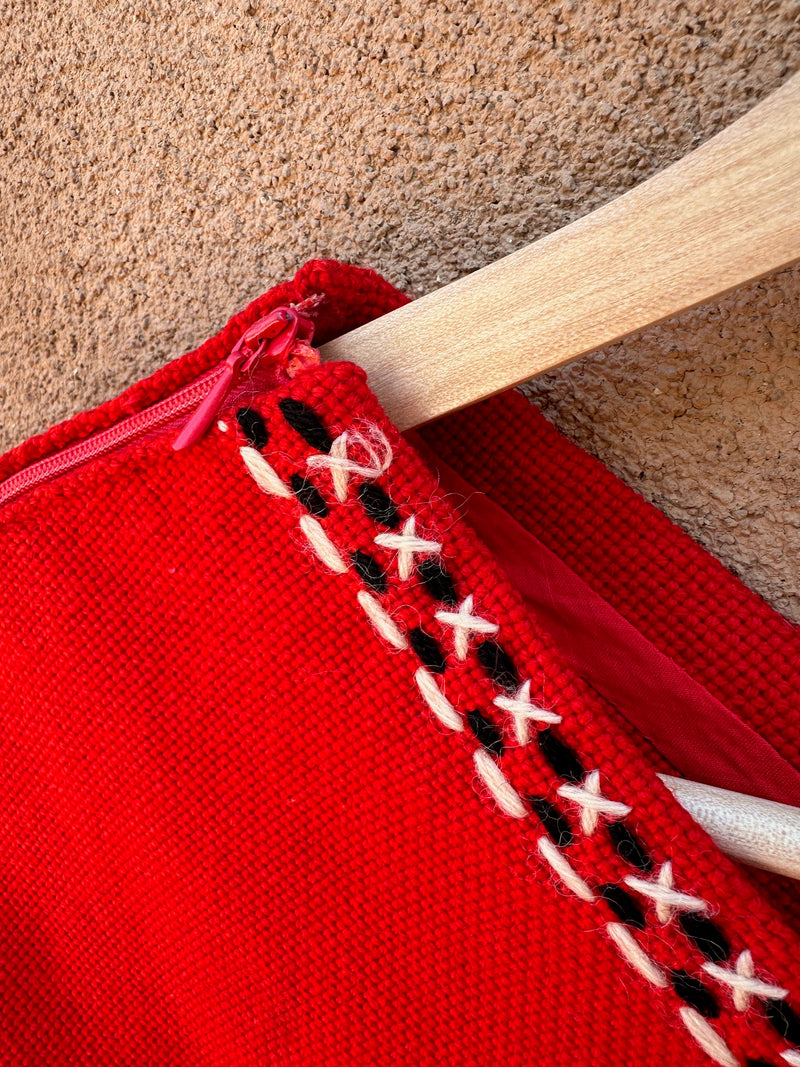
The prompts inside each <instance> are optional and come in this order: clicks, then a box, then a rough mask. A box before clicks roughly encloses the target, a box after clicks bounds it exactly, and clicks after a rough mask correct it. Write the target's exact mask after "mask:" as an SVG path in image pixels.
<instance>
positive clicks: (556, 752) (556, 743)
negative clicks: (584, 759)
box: [536, 729, 586, 784]
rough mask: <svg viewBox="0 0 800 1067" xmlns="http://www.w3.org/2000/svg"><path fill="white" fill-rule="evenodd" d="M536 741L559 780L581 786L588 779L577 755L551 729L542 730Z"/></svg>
mask: <svg viewBox="0 0 800 1067" xmlns="http://www.w3.org/2000/svg"><path fill="white" fill-rule="evenodd" d="M536 740H537V742H538V744H539V748H540V749H541V752H542V755H543V756H544V758H545V759H546V760H547V762H548V763H549V764H550V766H551V767H552V769H553V770H554V771H555V772H556V774H557V775H558V777H559V778H565V779H566V780H567V781H568V782H574V783H576V784H580V783H581V782H582V781H583V780H584V778H585V777H586V771H585V769H584V766H583V764H582V763H581V761H580V760H579V759H578V756H577V754H576V753H575V752H574V751H573V749H571V748H570V747H569V745H567V744H565V742H564V741H562V740H561V738H560V737H558V736H557V735H556V734H554V733H553V731H552V730H550V729H545V730H540V731H539V732H538V734H537V735H536Z"/></svg>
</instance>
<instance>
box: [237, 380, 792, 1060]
mask: <svg viewBox="0 0 800 1067" xmlns="http://www.w3.org/2000/svg"><path fill="white" fill-rule="evenodd" d="M278 407H279V408H280V410H281V412H282V414H283V416H284V418H285V419H286V421H287V423H289V425H290V426H291V427H292V428H293V429H295V430H296V431H297V432H298V433H299V434H300V435H301V436H302V437H303V438H304V439H305V440H306V441H307V443H308V444H309V445H311V447H312V448H315V449H317V451H320V452H325V453H328V452H330V450H331V447H332V444H333V442H332V440H331V438H330V436H329V434H328V432H327V431H326V430H325V428H324V426H323V425H322V423H321V421H320V420H319V418H318V416H317V415H316V414H315V413H314V412H313V411H312V409H311V408H309V407H308V406H307V405H306V404H303V403H302V402H301V401H296V400H292V399H291V398H285V399H284V400H281V401H279V402H278ZM236 418H237V421H238V422H239V425H240V426H241V428H242V432H243V433H244V434H245V436H246V437H247V439H248V441H249V442H250V443H251V444H252V445H253V446H254V447H256V448H259V449H260V448H263V447H264V445H266V443H267V441H268V439H269V435H268V431H267V429H266V425H265V423H264V421H263V419H262V418H261V416H259V415H258V413H257V412H255V411H253V410H252V409H249V408H240V409H239V411H238V412H237V413H236ZM290 481H291V484H292V489H293V491H294V493H295V495H296V496H297V497H298V499H300V501H301V503H303V505H304V506H305V507H306V508H307V509H308V510H309V511H310V512H311V513H312V514H316V515H318V516H319V517H325V516H326V515H327V514H328V507H327V505H326V504H325V501H324V500H323V498H322V496H321V494H320V492H319V490H318V489H317V488H316V486H314V485H313V484H312V483H311V482H310V481H308V479H306V478H303V477H302V476H300V475H299V474H294V475H292V476H291V479H290ZM358 496H359V499H360V501H361V503H362V505H363V507H364V510H365V511H366V513H367V515H368V516H369V517H370V518H372V519H374V520H375V521H376V522H379V523H380V524H381V525H383V526H386V527H388V528H389V529H393V528H395V527H396V526H397V525H398V524H399V522H400V514H399V512H398V510H397V508H396V506H395V505H394V503H393V501H392V500H391V498H390V497H389V496H388V494H387V493H386V492H385V491H384V490H383V489H381V488H380V486H378V485H376V484H375V483H374V482H363V483H362V484H361V485H360V486H359V488H358ZM356 555H359V556H360V557H363V558H360V559H359V563H356V559H355V557H356ZM351 558H352V559H353V564H354V566H355V568H356V570H357V571H358V572H359V574H360V575H361V577H362V578H363V579H364V581H365V582H366V583H367V584H372V583H371V580H370V577H367V576H366V574H365V573H362V569H363V570H364V571H368V573H369V574H370V576H371V577H372V579H373V580H375V581H378V580H379V579H378V578H377V571H372V569H371V567H369V568H368V566H367V564H366V562H365V560H367V559H368V560H370V563H371V564H374V566H375V568H377V569H378V570H379V569H380V568H378V565H377V563H376V562H375V561H374V560H372V558H371V557H369V556H367V554H366V553H358V552H356V553H353V555H352V556H351ZM437 563H438V560H436V559H435V557H432V558H430V559H429V560H425V561H422V563H420V564H419V565H418V573H419V575H420V578H421V580H422V581H423V583H424V584H425V585H426V587H428V589H429V591H430V592H431V595H432V596H433V597H434V598H435V599H437V600H439V601H441V602H442V603H444V604H447V605H448V606H456V605H457V603H458V598H457V595H456V593H455V588H454V585H453V582H452V579H451V577H450V575H449V574H448V573H447V572H446V571H445V570H444V568H443V567H441V565H439V568H440V569H439V572H438V573H437V572H435V571H434V570H433V566H434V565H435V564H437ZM426 565H427V568H426ZM381 575H382V576H383V579H384V583H385V575H384V574H383V572H382V571H381ZM372 588H377V587H376V586H375V585H372ZM384 589H385V585H384ZM409 639H410V641H411V645H412V647H413V648H414V651H415V652H416V653H417V655H418V656H419V658H420V659H421V660H422V662H423V663H424V664H425V666H426V667H428V669H429V670H431V671H432V672H433V673H436V674H440V673H442V672H443V671H444V670H445V669H446V664H445V660H444V657H443V655H442V651H441V648H440V647H439V645H438V643H437V641H436V640H435V639H434V638H433V637H431V636H430V634H427V633H425V631H424V630H422V629H421V628H420V627H415V628H413V629H412V630H410V631H409ZM477 653H478V658H479V660H480V662H481V664H482V665H483V667H484V668H485V670H486V671H487V673H488V674H489V676H490V677H491V679H492V681H494V682H495V683H496V684H497V685H498V686H500V687H501V688H502V689H505V690H506V691H507V692H514V691H515V690H516V689H517V687H518V685H519V681H518V675H517V671H516V667H515V666H514V663H513V660H512V659H511V657H510V656H509V655H508V653H507V652H505V650H504V649H503V648H502V647H501V646H500V645H499V644H498V643H497V642H496V641H491V640H489V641H484V642H482V643H481V644H479V645H478V646H477ZM478 716H480V725H478V718H477V717H478ZM468 719H469V721H470V726H471V727H472V729H473V732H474V733H475V734H476V737H478V740H479V741H481V743H482V744H483V745H484V747H486V748H488V749H489V751H494V750H493V749H492V748H491V747H490V745H489V744H486V743H485V742H484V741H482V740H481V738H480V737H479V736H478V731H479V730H483V731H484V732H485V733H486V736H487V739H488V732H486V726H487V725H488V726H489V727H491V728H492V730H493V731H495V732H496V733H497V735H498V737H499V738H500V744H501V745H502V736H501V735H499V732H498V731H497V729H496V727H494V725H493V724H492V723H491V722H490V721H489V720H488V719H486V718H485V717H484V716H483V715H482V714H481V713H480V712H479V711H475V712H471V713H468ZM537 739H538V742H539V747H540V749H541V751H542V754H543V755H544V757H545V759H546V760H547V761H548V763H549V764H550V766H551V767H552V768H553V770H554V771H555V772H556V774H558V775H559V777H562V778H565V779H567V780H568V781H571V782H575V783H579V782H582V781H583V779H584V778H585V777H586V772H585V770H584V768H583V765H582V764H581V761H580V759H579V758H578V756H577V754H576V753H575V752H574V751H573V750H572V749H571V748H570V747H569V746H568V745H566V744H565V742H563V741H562V740H561V739H560V738H558V737H557V736H556V735H555V734H554V733H553V731H552V730H550V729H544V730H541V731H539V733H538V734H537ZM492 743H496V742H495V741H494V739H493V740H492ZM501 752H502V749H501ZM497 754H499V753H497ZM527 799H528V800H529V802H530V804H531V807H532V809H533V810H534V811H535V812H536V814H537V815H538V816H539V818H540V820H541V822H542V825H543V826H544V828H545V830H546V831H547V833H548V835H549V836H550V838H551V840H553V841H554V842H555V844H556V845H557V846H558V847H560V848H563V847H568V846H569V845H570V844H571V843H572V842H573V840H574V837H573V834H572V831H571V830H570V828H569V824H568V822H567V820H566V817H565V816H564V815H563V813H562V812H560V811H559V810H558V808H556V807H555V805H553V804H551V803H550V802H549V801H548V800H546V799H545V798H544V797H535V796H529V797H528V798H527ZM608 831H609V835H610V837H611V840H612V843H613V844H614V847H615V849H616V850H617V852H618V853H619V855H620V856H621V857H622V858H623V859H624V860H625V861H626V862H627V863H630V864H631V865H632V866H634V867H637V868H638V869H639V870H642V871H645V872H647V871H651V870H652V869H653V866H654V865H653V860H652V858H651V856H650V854H649V852H648V850H647V848H646V847H645V845H644V844H643V843H642V841H641V840H640V839H639V838H638V836H637V835H636V834H634V833H633V831H631V830H630V829H629V828H628V827H627V826H626V825H625V824H624V823H623V822H615V823H610V824H608ZM599 892H600V894H601V896H603V898H604V899H605V900H606V901H607V903H608V904H609V906H610V907H611V908H612V910H613V911H614V912H615V914H617V915H618V916H619V917H620V918H621V919H622V921H623V922H627V924H628V925H631V926H638V922H639V919H638V916H635V912H638V913H639V915H641V914H642V913H641V911H640V909H639V908H638V905H636V903H635V902H634V901H633V899H632V898H631V897H630V896H629V895H628V894H627V892H626V891H625V890H624V889H622V887H621V886H618V885H615V884H613V883H608V884H607V885H603V886H600V887H599ZM634 909H635V910H634ZM679 922H680V925H681V927H682V929H683V931H684V933H685V934H686V936H687V937H688V938H689V939H690V940H691V941H693V942H694V943H695V945H696V946H697V947H698V948H699V949H700V951H701V952H703V954H704V955H706V957H707V958H708V959H710V960H713V961H714V962H722V961H723V960H725V959H728V958H729V956H730V946H729V943H728V940H727V938H726V937H725V935H724V934H723V933H722V931H721V930H720V929H719V928H718V927H717V926H716V924H714V923H712V922H711V920H709V919H706V918H705V917H704V916H697V915H696V914H695V913H689V912H687V913H683V914H682V915H681V916H679ZM642 923H643V925H642V926H640V927H638V928H640V929H646V922H645V920H644V917H643V916H642ZM670 978H671V981H672V985H673V988H674V989H675V992H676V993H677V995H678V996H679V997H680V998H681V999H682V1000H684V1001H686V1003H687V1004H690V1005H691V1006H692V1007H693V1008H695V1009H696V1010H697V1011H698V1012H700V1014H701V1015H703V1016H705V1017H706V1018H716V1017H717V1016H718V1015H719V1013H720V1009H719V1004H718V1003H717V1001H716V999H715V997H714V996H713V994H712V993H711V991H710V990H709V989H708V988H707V987H706V986H705V985H704V984H703V982H701V981H700V980H699V979H698V978H695V977H693V976H692V975H690V974H688V972H686V971H684V970H681V969H678V970H673V971H671V972H670ZM763 1003H764V1009H765V1013H766V1016H767V1019H768V1020H769V1022H770V1023H771V1025H772V1026H773V1028H774V1029H775V1030H776V1031H777V1032H778V1034H779V1035H780V1036H781V1037H782V1038H784V1039H786V1040H788V1041H789V1042H790V1043H792V1044H794V1045H800V1017H798V1015H797V1014H796V1013H795V1012H794V1010H793V1009H792V1008H791V1006H790V1005H789V1004H787V1003H786V1001H784V1000H777V999H775V1000H772V999H771V1000H765V1001H764V1002H763ZM746 1063H747V1067H771V1065H770V1064H769V1063H767V1061H765V1060H761V1059H747V1061H746Z"/></svg>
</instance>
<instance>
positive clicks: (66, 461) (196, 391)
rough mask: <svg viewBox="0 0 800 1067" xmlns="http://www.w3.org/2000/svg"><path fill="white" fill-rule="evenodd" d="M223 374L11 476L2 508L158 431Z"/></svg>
mask: <svg viewBox="0 0 800 1067" xmlns="http://www.w3.org/2000/svg"><path fill="white" fill-rule="evenodd" d="M220 373H221V368H220V367H214V368H213V369H212V370H210V371H207V372H206V373H205V374H204V375H202V377H200V378H198V379H197V380H196V381H194V382H192V383H191V384H190V385H186V386H184V387H183V389H179V390H178V392H177V393H173V394H172V396H169V397H167V398H166V399H165V400H161V401H159V402H158V403H157V404H154V405H153V406H152V407H150V408H146V409H145V410H144V411H140V412H139V413H138V414H136V415H131V416H130V418H127V419H125V420H124V421H123V422H121V423H118V424H117V425H116V426H112V427H110V428H109V429H108V430H102V431H101V432H100V433H97V434H94V435H93V436H92V437H87V438H86V440H85V441H78V442H76V443H75V444H74V445H69V446H68V447H67V448H65V449H63V451H61V452H59V453H57V454H56V455H54V456H48V457H47V458H46V459H42V460H39V461H38V462H37V463H33V464H31V465H30V466H29V467H25V468H24V470H21V471H18V472H17V473H16V474H12V475H10V476H9V477H8V478H6V479H5V481H3V482H0V506H2V505H3V504H7V503H9V502H10V501H11V500H14V499H16V498H17V497H19V496H20V495H22V494H23V493H25V492H27V491H28V490H30V489H34V488H35V487H36V486H37V485H41V484H42V483H43V482H46V481H50V479H52V478H56V477H58V476H59V475H61V474H66V473H67V471H70V470H73V469H74V468H75V467H78V466H80V465H81V464H83V463H88V462H89V460H92V459H96V458H97V457H98V456H103V455H105V454H106V453H108V452H110V451H111V450H112V449H115V448H119V447H120V446H121V445H124V444H127V443H128V442H129V441H130V440H132V439H133V438H135V437H136V436H137V435H138V434H140V433H143V432H145V431H147V430H154V429H157V428H158V427H160V426H163V425H164V424H165V423H168V422H170V421H171V420H172V419H173V418H177V417H178V416H179V415H183V414H185V413H186V412H187V411H188V410H189V409H190V408H192V407H195V406H196V405H197V404H198V403H199V402H200V401H201V400H202V399H203V397H204V396H205V395H206V394H207V393H208V392H209V389H210V388H211V386H212V384H213V382H214V380H215V379H216V378H218V377H219V375H220Z"/></svg>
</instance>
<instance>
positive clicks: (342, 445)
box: [306, 426, 393, 504]
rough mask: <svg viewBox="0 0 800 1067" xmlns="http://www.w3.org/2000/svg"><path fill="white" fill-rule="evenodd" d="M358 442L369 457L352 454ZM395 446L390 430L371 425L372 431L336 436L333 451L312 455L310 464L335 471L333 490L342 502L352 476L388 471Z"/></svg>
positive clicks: (341, 502) (333, 473) (372, 475)
mask: <svg viewBox="0 0 800 1067" xmlns="http://www.w3.org/2000/svg"><path fill="white" fill-rule="evenodd" d="M354 446H358V448H359V449H360V450H361V451H362V452H363V453H364V456H365V461H362V462H357V461H355V460H353V459H351V458H350V452H351V450H353V448H354ZM392 458H393V456H392V446H391V445H390V444H389V442H388V440H387V439H386V434H384V433H383V432H382V431H381V430H379V429H378V427H377V426H370V427H369V434H368V435H365V434H363V433H359V432H358V431H354V432H352V433H348V432H347V431H346V430H345V432H344V433H341V434H339V436H338V437H337V438H336V439H335V440H334V442H333V444H332V445H331V450H330V452H328V453H327V455H326V454H323V453H319V454H315V455H313V456H309V457H308V459H307V460H306V462H307V463H308V466H309V467H327V468H328V469H329V470H330V472H331V480H332V481H333V491H334V493H335V494H336V499H337V500H338V501H339V503H340V504H343V503H344V501H345V500H347V486H348V484H349V481H350V477H351V476H355V477H360V478H368V479H371V478H378V477H380V475H381V474H384V473H385V472H386V471H387V470H388V469H389V467H390V465H391V462H392Z"/></svg>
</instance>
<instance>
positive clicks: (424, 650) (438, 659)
mask: <svg viewBox="0 0 800 1067" xmlns="http://www.w3.org/2000/svg"><path fill="white" fill-rule="evenodd" d="M408 639H409V641H410V642H411V647H412V648H413V649H414V651H415V652H416V654H417V655H418V656H419V658H420V659H421V660H422V662H423V663H424V664H425V666H426V667H427V668H428V670H429V671H431V672H432V673H433V674H443V673H444V670H445V667H446V666H447V665H446V663H445V660H444V656H443V655H442V650H441V648H440V647H439V642H438V641H437V640H436V638H435V637H431V635H430V634H426V633H425V631H424V630H423V629H422V628H421V627H419V626H415V627H414V628H413V629H412V630H409V631H408Z"/></svg>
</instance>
